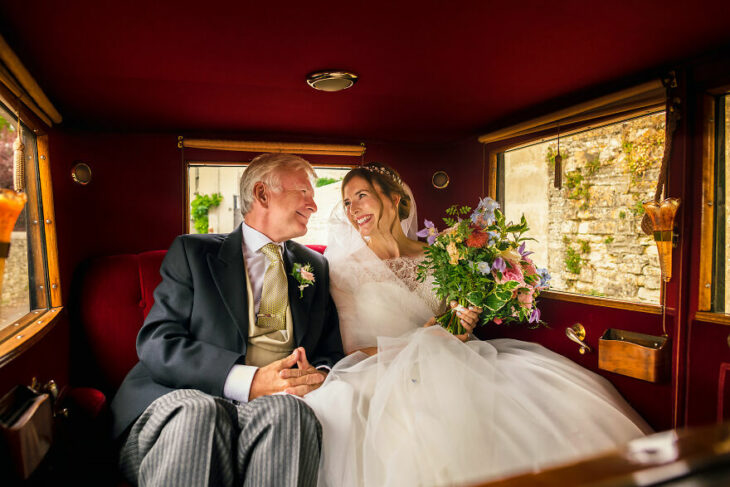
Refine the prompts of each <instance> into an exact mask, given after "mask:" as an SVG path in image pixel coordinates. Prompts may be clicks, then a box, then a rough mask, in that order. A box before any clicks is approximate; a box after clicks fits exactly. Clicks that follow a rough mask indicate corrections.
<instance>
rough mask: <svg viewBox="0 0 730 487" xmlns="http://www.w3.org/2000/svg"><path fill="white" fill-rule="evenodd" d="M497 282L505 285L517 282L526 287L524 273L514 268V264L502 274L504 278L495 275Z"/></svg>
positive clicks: (516, 267)
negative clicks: (508, 282)
mask: <svg viewBox="0 0 730 487" xmlns="http://www.w3.org/2000/svg"><path fill="white" fill-rule="evenodd" d="M495 280H496V281H497V283H499V284H503V283H505V282H507V281H517V282H519V283H520V284H522V285H523V286H524V285H525V278H524V276H523V275H522V271H521V270H520V268H519V267H518V266H512V263H510V265H509V266H508V267H507V268H506V269H505V270H504V272H502V277H501V278H500V277H497V275H496V274H495Z"/></svg>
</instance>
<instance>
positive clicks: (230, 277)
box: [208, 226, 248, 353]
mask: <svg viewBox="0 0 730 487" xmlns="http://www.w3.org/2000/svg"><path fill="white" fill-rule="evenodd" d="M242 245H243V236H242V233H241V227H240V226H238V228H236V229H235V230H234V231H233V232H232V233H230V234H228V235H227V236H226V238H225V240H224V241H223V243H222V244H221V247H220V250H219V251H218V254H217V255H214V254H208V267H209V268H210V273H211V276H212V277H213V281H214V282H215V285H216V287H217V288H218V292H219V293H220V295H221V298H222V300H223V304H224V305H225V307H226V309H227V310H228V313H229V314H230V315H231V319H232V320H233V322H234V323H235V324H236V326H237V327H238V331H239V333H241V338H242V339H243V343H244V347H245V343H246V340H247V338H248V298H247V296H246V279H245V274H244V269H243V248H242ZM244 353H245V350H244Z"/></svg>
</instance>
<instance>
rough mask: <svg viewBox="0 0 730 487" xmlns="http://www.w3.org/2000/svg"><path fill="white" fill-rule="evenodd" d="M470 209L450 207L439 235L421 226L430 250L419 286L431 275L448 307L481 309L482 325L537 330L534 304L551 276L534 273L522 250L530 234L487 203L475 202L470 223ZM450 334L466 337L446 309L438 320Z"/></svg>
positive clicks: (524, 226)
mask: <svg viewBox="0 0 730 487" xmlns="http://www.w3.org/2000/svg"><path fill="white" fill-rule="evenodd" d="M469 212H471V208H470V207H468V206H462V207H459V206H452V207H451V208H449V209H448V210H446V214H447V215H449V217H447V218H444V222H446V224H447V225H449V227H448V228H447V229H446V230H444V231H442V232H440V233H439V231H438V229H437V228H436V227H435V226H434V224H433V223H432V222H430V221H428V220H426V221H425V225H426V228H424V229H423V230H421V231H419V232H418V234H417V235H418V236H419V237H426V238H427V241H428V244H429V247H428V248H427V249H426V257H425V259H424V260H423V262H422V263H421V264H420V266H419V268H418V277H419V279H420V280H421V281H423V280H424V279H426V277H427V276H428V275H433V278H434V290H435V291H436V293H437V295H438V296H439V297H440V298H442V299H445V300H446V301H447V302H449V301H451V300H457V301H458V302H459V304H460V305H462V306H469V305H473V306H478V307H480V308H482V309H483V312H482V315H481V320H480V321H481V324H486V323H487V322H489V321H493V322H494V323H496V324H501V323H508V322H511V321H521V322H524V321H527V322H529V323H534V324H535V326H537V325H538V324H539V323H540V310H539V309H538V308H537V305H536V302H535V299H536V298H537V296H538V295H539V294H540V291H542V290H543V289H547V287H548V284H547V283H548V281H549V280H550V274H549V273H548V271H547V269H538V268H537V267H535V264H534V263H533V262H532V260H531V259H530V257H529V256H530V254H532V252H528V251H527V250H526V249H525V241H526V240H534V239H531V238H528V237H524V236H523V235H524V234H525V232H527V230H528V226H527V221H526V220H525V216H524V215H523V216H522V218H521V220H520V222H519V223H518V224H514V223H512V222H509V223H507V222H505V217H504V213H502V212H501V211H500V209H499V204H498V203H497V202H496V201H494V200H493V199H491V198H484V199H482V200H480V201H479V206H477V208H476V210H474V211H473V212H472V213H471V215H470V217H469V218H463V217H466V215H468V214H469ZM437 321H438V322H439V323H440V324H441V325H442V326H443V327H444V328H446V329H447V330H448V331H449V332H451V333H453V334H456V335H459V334H462V333H464V329H463V328H462V326H461V323H460V321H459V318H458V317H457V316H456V313H455V312H454V311H453V310H451V309H449V310H448V311H446V313H444V314H443V315H441V316H439V317H438V318H437Z"/></svg>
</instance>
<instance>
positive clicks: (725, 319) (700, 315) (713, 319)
mask: <svg viewBox="0 0 730 487" xmlns="http://www.w3.org/2000/svg"><path fill="white" fill-rule="evenodd" d="M695 321H703V322H707V323H717V324H720V325H726V326H730V315H729V314H724V313H711V312H709V311H698V312H696V313H695Z"/></svg>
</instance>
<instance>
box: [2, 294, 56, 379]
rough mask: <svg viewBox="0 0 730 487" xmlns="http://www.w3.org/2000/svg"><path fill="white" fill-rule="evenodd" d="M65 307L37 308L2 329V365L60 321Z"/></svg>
mask: <svg viewBox="0 0 730 487" xmlns="http://www.w3.org/2000/svg"><path fill="white" fill-rule="evenodd" d="M62 309H63V307H58V308H49V309H36V310H33V311H31V312H30V313H28V314H27V315H25V316H23V317H22V318H20V319H19V320H15V323H13V324H12V325H10V326H8V327H6V328H5V329H3V330H2V331H0V367H2V366H3V365H5V364H6V363H8V362H9V361H10V360H12V359H13V358H14V357H16V356H18V355H20V354H21V353H22V352H23V351H24V350H27V349H28V348H30V347H31V346H32V345H33V344H34V343H36V342H37V341H38V340H40V339H41V338H42V337H43V336H44V335H45V334H46V333H48V332H49V331H51V330H52V329H53V327H54V326H55V325H56V323H57V322H58V317H59V316H60V314H61V310H62Z"/></svg>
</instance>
